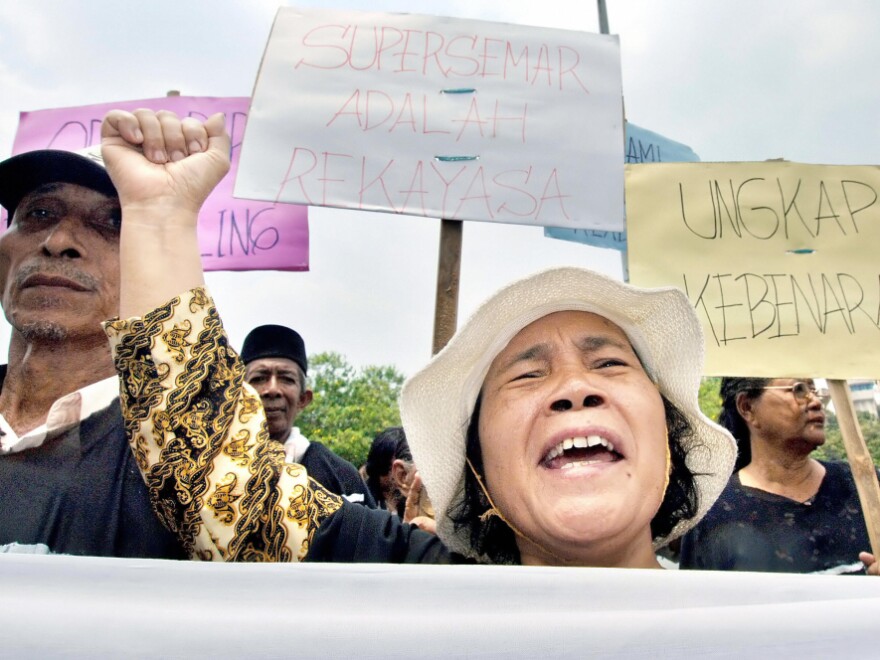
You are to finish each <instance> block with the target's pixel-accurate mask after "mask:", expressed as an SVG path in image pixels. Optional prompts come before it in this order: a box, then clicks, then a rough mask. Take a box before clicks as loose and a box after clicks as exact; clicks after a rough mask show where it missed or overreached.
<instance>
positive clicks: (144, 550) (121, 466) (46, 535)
mask: <svg viewBox="0 0 880 660" xmlns="http://www.w3.org/2000/svg"><path fill="white" fill-rule="evenodd" d="M3 376H5V367H4V368H0V378H2V377H3ZM13 542H17V543H22V544H25V545H35V544H38V543H42V544H45V545H46V546H48V547H49V550H50V551H51V552H56V553H65V554H74V555H95V556H105V557H152V558H157V559H184V558H185V557H186V554H185V553H184V551H183V548H182V546H181V544H180V543H179V542H178V541H177V540H176V538H175V537H174V535H173V534H171V532H169V531H167V530H166V529H165V528H164V527H163V526H162V525H161V524H160V523H159V520H158V518H157V517H156V515H155V514H154V513H153V510H152V508H151V506H150V501H149V497H148V495H147V488H146V486H145V485H144V480H143V478H142V477H141V475H140V472H138V468H137V465H136V464H135V461H134V456H133V455H132V453H131V450H130V449H129V447H128V441H127V440H126V435H125V429H124V427H123V421H122V413H121V411H120V408H119V399H114V400H113V403H111V404H110V405H109V406H108V407H107V408H104V409H103V410H100V411H98V412H96V413H94V414H93V415H90V416H89V417H87V418H86V419H84V420H83V421H82V423H81V424H80V425H79V426H74V427H73V428H72V429H70V430H69V431H66V432H65V433H63V434H61V435H59V436H57V437H54V438H51V439H47V440H46V441H45V442H44V443H43V444H42V445H40V446H39V447H34V448H32V449H25V450H23V451H20V452H15V453H11V454H6V455H2V456H0V545H4V544H7V543H13Z"/></svg>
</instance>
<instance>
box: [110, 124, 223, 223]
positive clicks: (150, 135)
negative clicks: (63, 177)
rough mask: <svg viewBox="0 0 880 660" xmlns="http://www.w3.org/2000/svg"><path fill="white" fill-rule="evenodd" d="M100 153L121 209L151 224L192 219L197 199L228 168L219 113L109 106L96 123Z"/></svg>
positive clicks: (198, 205)
mask: <svg viewBox="0 0 880 660" xmlns="http://www.w3.org/2000/svg"><path fill="white" fill-rule="evenodd" d="M101 152H102V154H103V158H104V164H105V166H106V167H107V172H108V173H109V174H110V178H111V179H112V180H113V184H114V185H115V186H116V190H117V192H118V193H119V201H120V205H121V206H122V209H123V213H125V211H126V210H128V211H132V210H135V211H148V213H146V214H144V215H142V216H140V215H139V221H140V220H142V219H144V218H146V219H149V220H151V221H154V222H155V223H156V224H164V223H167V222H174V221H175V219H177V218H182V219H183V221H184V222H186V223H187V224H189V223H193V224H194V223H195V222H196V221H197V219H198V212H199V209H200V208H201V206H202V203H203V202H204V201H205V199H206V198H207V197H208V195H209V194H210V193H211V191H212V190H213V189H214V187H215V186H216V185H217V184H218V183H219V182H220V180H221V179H222V178H223V177H224V176H225V175H226V173H227V172H228V171H229V135H227V133H226V126H225V122H224V118H223V115H222V114H220V113H218V114H215V115H212V116H211V117H209V118H208V119H207V120H206V121H205V122H204V123H202V122H200V121H198V120H197V119H194V118H192V117H185V118H183V119H180V118H178V117H177V115H176V114H174V113H173V112H168V111H165V110H161V111H159V112H154V111H152V110H146V109H140V110H135V111H134V112H125V111H123V110H111V111H110V112H109V113H107V115H106V117H105V118H104V122H103V123H102V125H101Z"/></svg>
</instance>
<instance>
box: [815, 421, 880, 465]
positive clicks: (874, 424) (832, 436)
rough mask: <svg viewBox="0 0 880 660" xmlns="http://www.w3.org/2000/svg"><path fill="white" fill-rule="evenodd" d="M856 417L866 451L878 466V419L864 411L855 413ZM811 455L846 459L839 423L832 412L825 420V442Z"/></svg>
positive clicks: (879, 443)
mask: <svg viewBox="0 0 880 660" xmlns="http://www.w3.org/2000/svg"><path fill="white" fill-rule="evenodd" d="M856 417H857V418H858V420H859V426H860V427H861V429H862V436H863V437H864V438H865V444H866V445H868V451H869V452H870V454H871V458H873V459H874V465H875V466H880V419H877V418H876V417H873V416H871V415H869V414H868V413H865V412H860V413H856ZM813 456H814V457H816V458H820V459H823V460H828V461H845V460H846V449H844V447H843V437H842V436H841V434H840V424H839V423H838V422H837V417H835V416H834V413H828V417H827V419H826V421H825V444H824V445H822V446H821V447H819V449H817V450H816V451H815V452H814V453H813Z"/></svg>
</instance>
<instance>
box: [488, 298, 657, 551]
mask: <svg viewBox="0 0 880 660" xmlns="http://www.w3.org/2000/svg"><path fill="white" fill-rule="evenodd" d="M482 396H483V403H482V410H481V412H480V417H479V435H480V446H481V448H482V452H483V462H484V469H485V476H486V481H487V485H488V488H489V492H490V493H491V495H492V497H493V500H494V501H495V504H496V505H497V506H498V508H499V509H500V510H501V512H502V513H503V514H504V515H505V517H506V518H508V519H509V520H510V521H511V522H513V524H514V525H516V527H517V528H518V529H520V530H521V531H522V532H523V533H524V534H525V535H526V536H527V537H528V538H530V539H535V540H536V541H538V543H539V544H540V545H541V546H542V548H536V547H528V545H527V544H523V542H522V540H521V539H520V540H518V544H519V546H520V552H521V554H522V559H523V562H524V563H542V562H543V561H546V560H547V559H548V557H544V556H542V554H543V551H544V549H545V548H546V549H547V550H549V551H550V552H551V553H553V554H555V555H556V556H558V557H563V558H565V559H567V560H570V561H578V560H579V559H583V558H585V557H588V556H589V553H594V554H596V556H601V555H602V552H601V550H602V548H603V547H604V548H605V549H606V554H607V548H620V547H636V546H638V545H640V546H642V547H644V545H645V543H647V547H648V548H650V542H651V536H650V521H651V519H652V518H653V517H654V515H655V513H656V512H657V509H658V508H659V506H660V502H661V500H662V496H663V489H664V482H665V478H666V471H667V463H666V415H665V410H664V407H663V401H662V399H661V397H660V393H659V392H658V390H657V388H656V387H655V386H654V384H653V383H652V382H651V380H650V378H649V377H648V375H647V374H646V373H645V370H644V369H643V368H642V365H641V362H640V361H639V359H638V357H637V356H636V354H635V352H634V351H633V349H632V346H631V345H630V343H629V340H628V339H627V337H626V335H625V334H624V333H623V331H622V330H621V329H620V328H618V327H617V326H616V325H614V324H613V323H611V322H610V321H608V320H607V319H605V318H603V317H601V316H597V315H595V314H590V313H587V312H557V313H554V314H550V315H548V316H545V317H544V318H541V319H539V320H537V321H535V322H534V323H532V324H530V325H528V326H526V327H525V328H523V329H522V330H521V331H520V332H519V333H518V334H517V335H516V336H515V337H514V338H513V339H512V340H511V341H510V343H509V344H508V345H507V347H506V348H505V349H504V350H503V351H501V353H499V354H498V356H497V357H496V358H495V360H494V361H493V362H492V365H491V366H490V368H489V372H488V374H487V376H486V379H485V381H484V382H483V389H482ZM529 553H531V556H530V554H529ZM536 557H537V561H533V560H535V559H536ZM618 558H619V559H620V560H621V562H626V561H627V557H623V556H620V557H618Z"/></svg>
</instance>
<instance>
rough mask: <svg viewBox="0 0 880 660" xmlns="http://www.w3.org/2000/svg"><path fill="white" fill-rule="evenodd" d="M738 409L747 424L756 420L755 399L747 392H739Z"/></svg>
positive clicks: (737, 396) (737, 397)
mask: <svg viewBox="0 0 880 660" xmlns="http://www.w3.org/2000/svg"><path fill="white" fill-rule="evenodd" d="M736 411H737V412H738V413H739V416H740V417H742V418H743V419H744V420H745V422H746V423H747V424H749V423H751V422H754V420H755V399H753V398H751V397H750V396H749V395H748V394H746V393H745V392H738V393H737V395H736Z"/></svg>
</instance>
